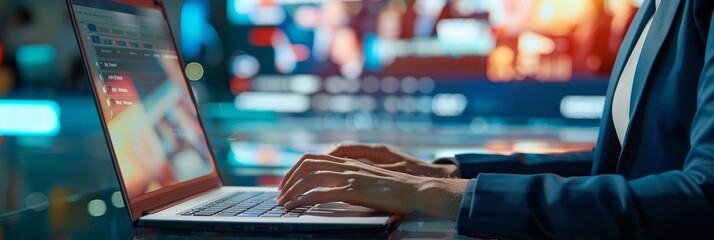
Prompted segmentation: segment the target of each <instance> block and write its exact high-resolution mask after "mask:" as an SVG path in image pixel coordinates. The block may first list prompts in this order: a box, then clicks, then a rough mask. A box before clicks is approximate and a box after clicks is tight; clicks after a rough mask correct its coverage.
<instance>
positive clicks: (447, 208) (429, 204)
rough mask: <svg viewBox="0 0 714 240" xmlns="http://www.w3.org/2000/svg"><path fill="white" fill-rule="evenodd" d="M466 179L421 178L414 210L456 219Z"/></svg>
mask: <svg viewBox="0 0 714 240" xmlns="http://www.w3.org/2000/svg"><path fill="white" fill-rule="evenodd" d="M468 181H469V180H467V179H440V178H423V179H422V181H421V182H420V183H419V186H418V188H417V190H416V194H415V197H414V200H415V205H416V206H415V207H416V210H417V211H421V212H425V213H429V214H432V215H434V216H438V217H443V218H446V219H450V220H454V221H456V219H457V217H458V213H459V209H460V208H461V200H462V198H463V195H464V191H465V189H466V185H467V183H468Z"/></svg>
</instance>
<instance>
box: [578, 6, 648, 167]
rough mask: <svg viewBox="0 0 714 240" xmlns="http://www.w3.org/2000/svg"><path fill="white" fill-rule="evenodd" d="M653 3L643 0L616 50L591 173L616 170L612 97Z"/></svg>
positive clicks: (616, 156) (617, 158)
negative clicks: (618, 48)
mask: <svg viewBox="0 0 714 240" xmlns="http://www.w3.org/2000/svg"><path fill="white" fill-rule="evenodd" d="M654 4H655V3H654V0H652V1H645V2H644V4H643V5H642V7H641V8H640V10H638V11H637V14H635V17H634V19H633V20H632V24H631V25H630V29H629V30H628V31H627V34H625V38H624V40H623V41H622V45H621V46H620V50H619V51H618V52H617V58H616V59H615V64H614V65H613V69H612V74H611V75H610V83H609V85H608V89H607V99H606V101H605V108H604V111H603V114H602V120H601V124H600V133H599V137H598V142H597V147H596V148H595V154H594V159H593V172H592V174H603V173H615V172H616V171H617V165H619V164H618V163H619V156H620V154H621V152H622V151H621V150H622V148H620V143H619V142H618V140H617V135H616V133H615V126H614V125H613V122H612V99H613V96H614V95H615V87H616V86H617V82H618V81H619V80H620V75H622V70H623V69H624V68H625V64H626V63H627V60H628V59H629V58H630V53H632V49H633V48H634V47H635V43H637V39H638V38H639V36H640V34H641V33H642V30H643V29H644V28H645V25H646V24H647V20H649V18H650V17H651V16H652V14H653V13H654V11H655V5H654Z"/></svg>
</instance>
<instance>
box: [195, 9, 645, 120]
mask: <svg viewBox="0 0 714 240" xmlns="http://www.w3.org/2000/svg"><path fill="white" fill-rule="evenodd" d="M209 3H210V4H209ZM635 4H636V3H635ZM189 6H191V7H189ZM184 7H185V9H184V10H183V13H185V14H190V15H192V16H201V14H196V13H194V12H200V11H202V9H205V13H204V14H205V15H206V16H210V17H208V18H207V19H208V21H207V23H206V24H207V25H204V26H200V24H195V25H194V24H193V23H199V22H201V21H198V19H195V20H186V19H185V18H184V20H183V21H187V22H186V23H185V25H183V24H184V23H182V28H181V30H182V41H183V42H182V44H183V45H182V46H183V52H184V57H186V58H189V59H192V58H195V59H201V58H200V56H201V54H202V53H203V57H204V59H202V60H204V62H206V63H208V64H211V63H216V62H220V63H221V64H220V65H221V66H223V65H225V69H224V71H225V74H226V75H225V76H222V77H221V78H223V79H225V81H226V84H227V87H225V88H222V89H229V90H230V97H234V99H232V100H234V102H235V105H236V106H237V107H238V108H240V109H245V110H260V111H273V112H279V113H287V114H290V115H298V116H320V115H325V114H343V115H345V116H346V117H348V118H354V119H372V120H373V121H364V120H362V121H360V120H356V121H357V122H356V123H357V125H359V126H361V127H365V128H369V127H373V126H374V125H378V124H379V123H380V122H384V121H389V120H390V117H395V116H397V117H402V118H406V119H407V120H409V119H413V120H416V121H430V122H437V123H438V122H470V121H473V120H477V121H480V120H483V119H487V120H499V119H500V120H504V121H507V122H523V121H532V120H533V119H534V118H537V119H550V120H562V121H563V122H565V123H570V124H593V123H596V122H597V119H598V118H599V117H600V115H601V107H602V104H603V102H604V98H603V97H602V95H604V92H605V89H606V85H607V83H608V79H609V75H610V70H611V69H612V65H613V62H614V59H615V57H616V54H617V51H618V48H619V45H620V44H621V41H622V39H623V37H624V33H625V31H626V29H627V27H628V25H629V21H630V19H631V18H632V16H633V14H634V12H635V10H636V9H635V6H634V4H633V2H632V1H629V0H627V1H625V0H620V1H618V0H577V1H574V0H537V1H522V0H493V1H474V0H454V1H447V0H416V1H403V0H393V1H309V0H305V1H299V0H290V1H287V0H286V1H279V0H276V1H257V0H256V1H250V0H249V1H239V0H228V1H200V0H188V1H185V2H184ZM186 25H188V26H186ZM192 36H197V37H199V38H200V39H197V38H194V37H192ZM214 36H215V37H214ZM199 42H203V43H205V45H203V48H199V47H197V46H198V45H199ZM201 50H203V51H201ZM214 52H215V53H216V54H213V53H214ZM218 53H220V54H218ZM218 55H220V56H218ZM214 61H215V62H214ZM385 114H388V115H385ZM588 120H590V121H588ZM593 120H594V121H593Z"/></svg>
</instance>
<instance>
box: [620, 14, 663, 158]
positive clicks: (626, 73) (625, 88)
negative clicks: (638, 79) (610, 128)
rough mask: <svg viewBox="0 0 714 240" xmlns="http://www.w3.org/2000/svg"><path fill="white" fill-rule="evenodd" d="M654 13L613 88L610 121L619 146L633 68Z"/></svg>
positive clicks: (627, 112)
mask: <svg viewBox="0 0 714 240" xmlns="http://www.w3.org/2000/svg"><path fill="white" fill-rule="evenodd" d="M661 1H662V0H656V1H655V9H657V8H659V3H660V2H661ZM655 14H656V11H655ZM655 14H652V17H650V19H649V20H648V21H647V25H645V28H644V29H642V34H640V37H639V39H638V40H637V44H635V48H634V49H632V53H631V54H630V57H629V59H628V60H627V63H626V64H625V68H624V69H623V70H622V75H620V80H619V81H618V82H617V87H616V88H615V96H614V97H613V99H612V122H613V123H614V124H615V132H616V133H617V139H618V140H620V146H622V143H623V141H624V140H625V133H626V132H627V126H628V125H629V124H630V98H631V95H632V83H633V81H634V79H635V70H637V63H638V62H639V60H640V54H641V53H642V45H644V44H645V38H647V33H649V31H650V25H652V18H653V17H654V15H655ZM631 27H632V26H631Z"/></svg>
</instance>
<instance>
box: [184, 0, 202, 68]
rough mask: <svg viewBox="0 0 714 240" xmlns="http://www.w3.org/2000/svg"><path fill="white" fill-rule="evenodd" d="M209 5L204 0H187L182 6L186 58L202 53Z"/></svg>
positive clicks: (196, 56)
mask: <svg viewBox="0 0 714 240" xmlns="http://www.w3.org/2000/svg"><path fill="white" fill-rule="evenodd" d="M207 19H208V5H207V3H206V1H203V0H187V1H185V2H184V3H183V7H182V8H181V52H182V53H183V56H184V57H185V58H186V59H196V58H198V56H199V55H200V54H201V46H202V44H203V42H204V37H205V35H206V34H204V30H205V28H206V26H207V25H208V22H207Z"/></svg>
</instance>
